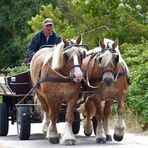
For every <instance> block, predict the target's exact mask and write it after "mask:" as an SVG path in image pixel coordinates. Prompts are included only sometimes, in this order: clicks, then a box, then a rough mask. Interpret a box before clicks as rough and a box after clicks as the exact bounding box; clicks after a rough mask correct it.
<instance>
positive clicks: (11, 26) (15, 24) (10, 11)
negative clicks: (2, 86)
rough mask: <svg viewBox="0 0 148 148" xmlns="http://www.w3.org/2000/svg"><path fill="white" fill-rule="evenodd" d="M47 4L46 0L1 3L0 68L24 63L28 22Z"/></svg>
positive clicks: (16, 0) (6, 1)
mask: <svg viewBox="0 0 148 148" xmlns="http://www.w3.org/2000/svg"><path fill="white" fill-rule="evenodd" d="M45 3H46V2H45V0H42V1H41V0H36V1H32V0H25V1H21V0H12V1H8V0H1V1H0V6H1V7H0V36H1V39H0V48H1V50H0V55H1V58H0V68H4V67H8V66H10V67H14V66H16V65H19V64H20V63H21V62H22V61H24V59H25V56H26V48H27V40H26V38H27V34H28V33H29V32H30V28H29V26H28V24H27V20H30V18H31V17H32V16H34V15H36V13H37V12H38V10H39V8H40V6H41V5H42V4H45Z"/></svg>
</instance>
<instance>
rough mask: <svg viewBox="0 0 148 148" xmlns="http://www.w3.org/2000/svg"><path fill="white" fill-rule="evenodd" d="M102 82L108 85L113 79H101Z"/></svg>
mask: <svg viewBox="0 0 148 148" xmlns="http://www.w3.org/2000/svg"><path fill="white" fill-rule="evenodd" d="M103 82H104V83H105V84H106V85H110V84H111V83H112V82H113V79H112V78H104V79H103Z"/></svg>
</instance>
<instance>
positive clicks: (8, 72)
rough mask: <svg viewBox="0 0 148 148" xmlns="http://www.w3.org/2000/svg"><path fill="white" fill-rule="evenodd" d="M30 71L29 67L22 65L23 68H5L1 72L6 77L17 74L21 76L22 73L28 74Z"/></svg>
mask: <svg viewBox="0 0 148 148" xmlns="http://www.w3.org/2000/svg"><path fill="white" fill-rule="evenodd" d="M26 71H29V67H28V65H26V64H24V63H22V64H21V66H18V67H14V68H10V67H8V68H4V69H2V70H1V72H2V73H3V74H4V75H5V76H14V75H17V74H20V73H22V72H26Z"/></svg>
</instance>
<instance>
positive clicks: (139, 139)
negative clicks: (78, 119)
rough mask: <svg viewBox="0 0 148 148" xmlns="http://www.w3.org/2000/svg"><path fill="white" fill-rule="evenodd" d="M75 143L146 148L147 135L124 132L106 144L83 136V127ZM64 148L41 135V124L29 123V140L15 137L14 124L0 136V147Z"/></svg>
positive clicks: (81, 147)
mask: <svg viewBox="0 0 148 148" xmlns="http://www.w3.org/2000/svg"><path fill="white" fill-rule="evenodd" d="M63 126H64V125H63V123H59V124H58V129H59V132H60V133H62V130H63ZM76 138H77V145H74V146H73V147H74V148H91V147H93V148H95V147H96V148H98V147H99V148H104V147H109V148H125V147H126V148H148V136H145V135H138V134H129V133H126V134H125V137H124V139H123V141H121V142H116V141H114V140H113V141H112V142H108V143H106V144H95V136H94V135H92V136H91V137H86V136H84V133H83V128H82V127H81V130H80V132H79V134H78V135H77V136H76ZM49 147H52V148H65V146H64V145H60V144H50V143H49V142H48V140H47V139H45V137H44V136H43V135H42V132H41V124H39V123H38V124H37V123H36V124H32V125H31V136H30V139H29V140H23V141H21V140H19V139H18V137H17V131H16V124H15V125H10V127H9V133H8V136H6V137H0V148H49ZM66 148H71V146H66Z"/></svg>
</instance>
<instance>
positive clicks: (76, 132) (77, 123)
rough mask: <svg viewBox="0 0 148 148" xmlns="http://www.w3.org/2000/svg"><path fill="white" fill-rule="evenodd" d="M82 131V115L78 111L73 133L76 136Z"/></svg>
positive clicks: (75, 115) (75, 114) (75, 116)
mask: <svg viewBox="0 0 148 148" xmlns="http://www.w3.org/2000/svg"><path fill="white" fill-rule="evenodd" d="M79 130H80V113H79V112H78V111H75V112H74V121H73V124H72V131H73V133H74V134H78V133H79Z"/></svg>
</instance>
